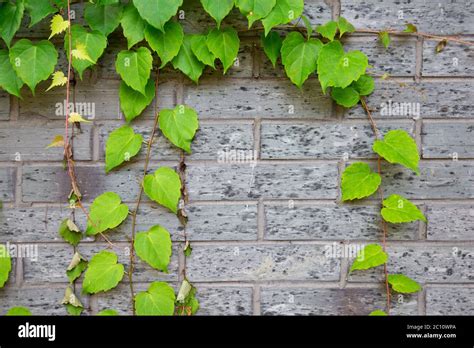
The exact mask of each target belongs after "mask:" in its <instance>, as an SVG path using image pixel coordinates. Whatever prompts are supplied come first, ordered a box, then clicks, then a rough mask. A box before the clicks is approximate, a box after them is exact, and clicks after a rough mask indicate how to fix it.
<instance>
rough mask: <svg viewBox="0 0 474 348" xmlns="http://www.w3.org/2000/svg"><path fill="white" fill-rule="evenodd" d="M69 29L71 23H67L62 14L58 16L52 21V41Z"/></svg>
mask: <svg viewBox="0 0 474 348" xmlns="http://www.w3.org/2000/svg"><path fill="white" fill-rule="evenodd" d="M68 27H69V22H68V21H65V20H64V18H63V17H62V16H61V15H60V14H57V15H56V16H54V17H53V19H52V20H51V35H50V36H49V39H51V38H52V37H53V36H54V35H56V34H61V33H62V32H63V31H65V30H66V29H67V28H68Z"/></svg>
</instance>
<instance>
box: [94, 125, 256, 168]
mask: <svg viewBox="0 0 474 348" xmlns="http://www.w3.org/2000/svg"><path fill="white" fill-rule="evenodd" d="M119 126H121V125H120V124H110V123H107V124H100V125H99V126H98V129H99V144H100V145H99V147H100V158H101V159H102V160H103V159H104V158H105V144H106V142H107V139H108V137H109V134H110V132H111V131H113V130H114V129H116V128H118V127H119ZM133 128H134V129H135V132H137V133H140V134H142V135H143V138H144V140H145V141H147V140H148V139H149V137H150V134H151V131H152V128H153V123H150V122H134V124H133ZM228 149H234V150H246V151H249V150H250V151H252V150H253V126H252V125H251V124H245V125H243V124H232V123H226V124H209V123H201V125H200V128H199V130H198V131H197V133H196V137H195V139H194V140H193V142H192V144H191V150H192V153H191V154H190V155H186V157H187V158H189V159H205V160H216V159H218V156H219V151H227V150H228ZM180 155H181V150H180V149H179V148H177V147H176V146H174V145H172V144H171V143H170V142H169V140H167V139H166V138H165V137H164V136H163V134H162V133H161V132H157V133H156V135H155V141H154V143H153V147H152V152H151V158H152V159H160V160H175V161H178V160H179V158H180ZM145 156H146V146H145V145H143V146H142V151H141V152H140V154H139V155H138V156H137V157H135V158H134V159H132V161H135V159H144V158H145Z"/></svg>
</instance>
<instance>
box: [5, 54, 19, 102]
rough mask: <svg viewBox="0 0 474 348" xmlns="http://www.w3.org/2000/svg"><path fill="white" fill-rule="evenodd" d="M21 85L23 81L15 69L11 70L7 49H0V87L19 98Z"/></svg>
mask: <svg viewBox="0 0 474 348" xmlns="http://www.w3.org/2000/svg"><path fill="white" fill-rule="evenodd" d="M22 86H23V81H22V80H21V79H20V78H19V77H18V75H17V74H16V73H15V70H13V66H12V64H11V62H10V57H9V55H8V50H1V49H0V87H1V88H3V89H4V90H5V91H7V92H8V93H10V94H13V95H15V96H17V97H19V98H20V97H21V95H20V89H21V87H22Z"/></svg>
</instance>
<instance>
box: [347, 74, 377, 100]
mask: <svg viewBox="0 0 474 348" xmlns="http://www.w3.org/2000/svg"><path fill="white" fill-rule="evenodd" d="M352 86H353V87H354V88H355V89H356V90H357V92H359V94H360V95H369V94H371V93H372V92H373V91H374V88H375V83H374V79H373V78H372V76H369V75H362V76H361V77H359V79H358V80H357V81H354V82H353V83H352Z"/></svg>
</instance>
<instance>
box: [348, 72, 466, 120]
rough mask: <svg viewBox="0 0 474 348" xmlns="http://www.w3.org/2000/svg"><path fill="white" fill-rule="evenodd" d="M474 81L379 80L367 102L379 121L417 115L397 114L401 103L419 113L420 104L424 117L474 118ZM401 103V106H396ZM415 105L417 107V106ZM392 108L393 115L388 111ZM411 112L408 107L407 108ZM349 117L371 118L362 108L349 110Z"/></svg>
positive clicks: (421, 114)
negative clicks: (473, 100)
mask: <svg viewBox="0 0 474 348" xmlns="http://www.w3.org/2000/svg"><path fill="white" fill-rule="evenodd" d="M473 82H474V80H470V79H469V80H449V81H446V80H443V81H440V80H426V79H425V80H422V82H420V83H414V82H411V81H409V80H392V79H388V80H385V81H384V80H376V81H375V92H374V93H372V95H370V97H369V98H368V100H367V102H368V105H369V107H370V108H371V109H372V111H373V116H374V117H377V118H391V119H393V118H413V117H416V116H417V115H416V112H413V111H411V113H410V112H409V113H405V114H404V115H403V114H402V115H400V114H398V115H397V114H396V113H395V112H394V110H395V105H400V104H401V103H409V104H405V105H406V106H407V107H408V106H409V107H410V108H411V110H415V111H416V110H417V107H418V106H417V105H418V104H417V103H419V111H420V116H421V117H422V118H443V119H444V118H472V116H473V114H474V107H473V106H472V98H473V97H474V92H473V90H474V89H473ZM395 103H397V104H395ZM413 103H415V104H413ZM390 104H391V105H392V113H391V114H390V113H389V112H388V111H389V110H390V109H389V107H388V106H389V105H390ZM405 109H407V108H405ZM408 110H410V109H408ZM345 114H346V117H349V118H364V119H367V115H366V113H365V111H364V110H363V109H362V107H361V106H357V107H354V108H352V109H350V110H346V112H345Z"/></svg>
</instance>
